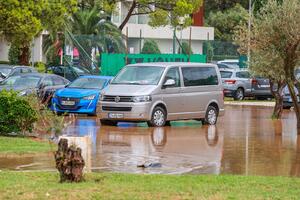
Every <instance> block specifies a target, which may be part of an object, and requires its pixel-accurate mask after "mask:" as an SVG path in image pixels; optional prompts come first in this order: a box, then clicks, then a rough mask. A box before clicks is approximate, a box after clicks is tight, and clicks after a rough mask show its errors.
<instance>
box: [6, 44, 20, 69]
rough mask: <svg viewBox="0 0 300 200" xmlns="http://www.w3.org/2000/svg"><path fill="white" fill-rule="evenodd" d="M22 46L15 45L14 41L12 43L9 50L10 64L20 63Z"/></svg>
mask: <svg viewBox="0 0 300 200" xmlns="http://www.w3.org/2000/svg"><path fill="white" fill-rule="evenodd" d="M20 54H21V52H20V48H19V47H18V46H17V45H15V44H14V43H12V44H11V45H10V48H9V51H8V60H9V64H11V65H18V64H19V62H20V60H19V58H20Z"/></svg>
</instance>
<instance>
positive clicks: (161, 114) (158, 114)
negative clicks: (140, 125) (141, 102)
mask: <svg viewBox="0 0 300 200" xmlns="http://www.w3.org/2000/svg"><path fill="white" fill-rule="evenodd" d="M166 119H167V113H166V111H165V110H164V109H163V108H161V107H159V106H158V107H155V108H154V110H153V113H152V116H151V120H150V121H148V122H147V123H148V126H150V127H162V126H165V124H166Z"/></svg>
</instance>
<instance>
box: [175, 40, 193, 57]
mask: <svg viewBox="0 0 300 200" xmlns="http://www.w3.org/2000/svg"><path fill="white" fill-rule="evenodd" d="M181 46H182V49H181V48H180V46H179V48H178V53H181V54H186V55H189V54H193V50H192V47H191V48H189V44H188V43H187V42H182V44H181ZM180 50H181V51H180Z"/></svg>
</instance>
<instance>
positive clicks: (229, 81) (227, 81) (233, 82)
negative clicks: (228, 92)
mask: <svg viewBox="0 0 300 200" xmlns="http://www.w3.org/2000/svg"><path fill="white" fill-rule="evenodd" d="M235 82H236V80H225V83H227V84H235Z"/></svg>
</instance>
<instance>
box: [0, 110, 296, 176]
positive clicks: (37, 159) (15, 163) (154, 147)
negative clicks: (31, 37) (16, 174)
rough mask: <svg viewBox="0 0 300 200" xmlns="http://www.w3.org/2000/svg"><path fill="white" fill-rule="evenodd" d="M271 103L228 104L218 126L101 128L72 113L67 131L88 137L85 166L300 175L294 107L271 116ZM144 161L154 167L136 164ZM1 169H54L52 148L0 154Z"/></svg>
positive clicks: (137, 170) (182, 124) (117, 169)
mask: <svg viewBox="0 0 300 200" xmlns="http://www.w3.org/2000/svg"><path fill="white" fill-rule="evenodd" d="M271 113H272V108H268V107H255V106H226V114H225V116H224V117H221V118H220V119H219V122H218V124H217V125H216V126H202V125H201V123H199V122H197V121H183V122H172V126H171V127H165V128H148V127H147V126H146V124H145V123H139V124H134V123H119V126H118V127H109V126H103V127H101V125H100V123H99V119H97V118H88V117H77V118H74V120H73V122H72V123H71V124H70V125H69V126H68V127H67V128H66V130H65V131H64V135H66V136H88V138H89V139H90V143H89V145H87V146H86V148H87V149H85V150H84V151H85V152H86V153H85V154H86V155H85V159H86V162H87V165H88V167H89V168H90V169H89V170H92V171H96V172H98V171H113V172H126V173H152V174H162V173H163V174H183V173H189V174H240V175H267V176H300V137H298V138H297V133H296V119H295V117H294V113H293V111H284V115H283V119H282V120H275V121H274V120H271V118H270V115H271ZM143 163H160V165H161V166H160V165H159V166H157V167H149V168H138V167H137V165H140V164H143ZM0 169H10V170H55V168H54V162H53V156H52V154H51V153H49V154H44V156H41V155H38V156H34V155H20V156H18V157H15V156H10V157H9V156H7V157H5V156H2V157H0Z"/></svg>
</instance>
